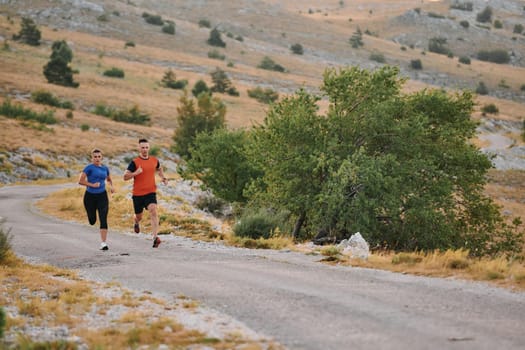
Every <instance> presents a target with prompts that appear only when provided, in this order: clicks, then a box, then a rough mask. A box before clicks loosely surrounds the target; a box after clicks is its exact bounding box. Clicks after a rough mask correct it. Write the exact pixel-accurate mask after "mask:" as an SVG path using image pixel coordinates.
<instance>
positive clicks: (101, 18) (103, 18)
mask: <svg viewBox="0 0 525 350" xmlns="http://www.w3.org/2000/svg"><path fill="white" fill-rule="evenodd" d="M97 21H99V22H109V17H108V15H107V14H105V13H103V14H101V15H100V16H98V17H97Z"/></svg>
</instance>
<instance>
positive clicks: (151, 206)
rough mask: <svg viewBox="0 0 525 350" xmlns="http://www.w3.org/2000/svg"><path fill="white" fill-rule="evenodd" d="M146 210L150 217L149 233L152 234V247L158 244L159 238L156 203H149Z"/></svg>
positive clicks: (156, 246)
mask: <svg viewBox="0 0 525 350" xmlns="http://www.w3.org/2000/svg"><path fill="white" fill-rule="evenodd" d="M148 211H149V215H150V218H151V235H152V236H153V248H158V246H159V245H160V238H159V237H157V234H158V232H159V215H158V214H157V204H156V203H150V204H149V205H148Z"/></svg>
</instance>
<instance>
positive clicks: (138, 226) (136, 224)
mask: <svg viewBox="0 0 525 350" xmlns="http://www.w3.org/2000/svg"><path fill="white" fill-rule="evenodd" d="M133 231H135V233H139V232H140V225H139V223H138V222H136V223H135V225H133Z"/></svg>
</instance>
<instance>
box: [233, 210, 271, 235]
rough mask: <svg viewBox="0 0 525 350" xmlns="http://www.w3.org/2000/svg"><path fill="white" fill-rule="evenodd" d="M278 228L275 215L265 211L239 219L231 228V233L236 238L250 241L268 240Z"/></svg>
mask: <svg viewBox="0 0 525 350" xmlns="http://www.w3.org/2000/svg"><path fill="white" fill-rule="evenodd" d="M277 228H278V223H277V222H276V219H275V215H274V214H273V213H269V212H267V211H263V210H261V211H259V212H256V213H248V214H245V215H243V216H242V217H241V219H240V220H239V222H237V224H235V226H234V227H233V233H234V234H235V236H237V237H246V238H252V239H259V238H265V239H267V238H270V237H271V236H272V233H273V232H274V231H275V230H276V229H277Z"/></svg>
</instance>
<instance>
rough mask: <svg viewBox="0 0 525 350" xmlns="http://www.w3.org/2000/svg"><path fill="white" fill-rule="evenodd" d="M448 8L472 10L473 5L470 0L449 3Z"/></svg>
mask: <svg viewBox="0 0 525 350" xmlns="http://www.w3.org/2000/svg"><path fill="white" fill-rule="evenodd" d="M450 8H451V9H455V10H461V11H472V10H473V9H474V5H473V4H472V2H471V1H469V2H465V3H460V2H454V3H453V4H451V5H450Z"/></svg>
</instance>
